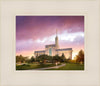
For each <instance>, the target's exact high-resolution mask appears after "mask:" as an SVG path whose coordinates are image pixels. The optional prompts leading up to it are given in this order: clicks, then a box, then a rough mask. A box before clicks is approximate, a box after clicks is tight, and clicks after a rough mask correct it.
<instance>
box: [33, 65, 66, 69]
mask: <svg viewBox="0 0 100 86" xmlns="http://www.w3.org/2000/svg"><path fill="white" fill-rule="evenodd" d="M65 65H66V64H62V65H58V66H54V67H46V68H37V69H34V70H45V69H53V68H60V67H63V66H65Z"/></svg>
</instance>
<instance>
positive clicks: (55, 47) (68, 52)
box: [34, 30, 72, 59]
mask: <svg viewBox="0 0 100 86" xmlns="http://www.w3.org/2000/svg"><path fill="white" fill-rule="evenodd" d="M43 54H46V55H50V56H55V55H59V56H61V55H62V54H64V55H65V57H66V59H72V48H64V49H60V48H59V42H58V36H57V30H56V37H55V44H51V45H46V46H45V50H42V51H34V55H35V57H36V56H39V55H43Z"/></svg>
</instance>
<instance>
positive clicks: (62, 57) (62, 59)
mask: <svg viewBox="0 0 100 86" xmlns="http://www.w3.org/2000/svg"><path fill="white" fill-rule="evenodd" d="M65 61H66V57H65V55H64V53H62V56H61V62H65Z"/></svg>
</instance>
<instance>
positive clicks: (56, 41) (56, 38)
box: [55, 29, 59, 49]
mask: <svg viewBox="0 0 100 86" xmlns="http://www.w3.org/2000/svg"><path fill="white" fill-rule="evenodd" d="M55 45H56V49H58V48H59V43H58V36H57V29H56V37H55Z"/></svg>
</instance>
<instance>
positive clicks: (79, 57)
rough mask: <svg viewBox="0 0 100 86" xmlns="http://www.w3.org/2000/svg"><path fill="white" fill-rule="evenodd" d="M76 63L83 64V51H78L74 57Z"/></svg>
mask: <svg viewBox="0 0 100 86" xmlns="http://www.w3.org/2000/svg"><path fill="white" fill-rule="evenodd" d="M76 62H82V63H84V51H83V50H80V51H79V53H78V55H77V56H76Z"/></svg>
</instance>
